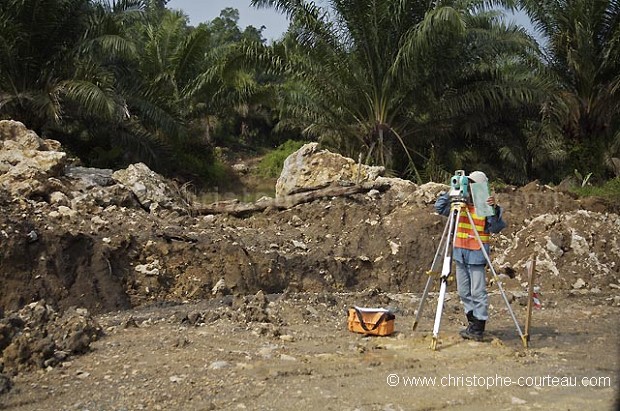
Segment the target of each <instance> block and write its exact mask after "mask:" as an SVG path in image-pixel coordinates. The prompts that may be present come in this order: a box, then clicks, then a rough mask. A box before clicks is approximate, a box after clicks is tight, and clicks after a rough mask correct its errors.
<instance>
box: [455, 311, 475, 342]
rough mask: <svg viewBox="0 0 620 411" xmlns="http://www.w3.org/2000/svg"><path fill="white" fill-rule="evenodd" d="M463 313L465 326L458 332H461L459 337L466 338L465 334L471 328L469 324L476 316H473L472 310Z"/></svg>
mask: <svg viewBox="0 0 620 411" xmlns="http://www.w3.org/2000/svg"><path fill="white" fill-rule="evenodd" d="M465 315H466V316H467V328H465V329H463V330H461V331H460V332H459V334H461V337H463V338H467V337H466V336H465V335H468V333H469V331H470V330H471V326H472V325H473V323H474V319H475V318H476V317H474V312H473V311H469V312H466V313H465Z"/></svg>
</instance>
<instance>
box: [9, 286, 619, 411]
mask: <svg viewBox="0 0 620 411" xmlns="http://www.w3.org/2000/svg"><path fill="white" fill-rule="evenodd" d="M457 299H458V297H457V296H456V293H451V294H450V295H449V299H448V301H447V303H446V312H445V313H444V317H443V322H442V327H441V330H440V337H441V344H440V348H439V350H438V351H435V352H433V351H431V350H430V349H429V341H430V338H429V335H430V330H431V329H432V322H433V319H432V315H433V311H434V305H435V302H436V296H434V295H433V296H432V298H431V299H430V301H429V302H430V304H429V305H428V307H429V308H428V309H427V310H426V311H425V315H424V316H423V319H422V321H421V323H420V325H419V330H418V331H416V332H412V331H411V326H412V322H413V317H414V316H413V312H414V310H415V309H416V308H417V306H418V302H419V295H418V294H385V293H380V292H376V291H374V290H369V291H367V292H365V293H318V294H315V293H298V294H284V295H283V294H278V295H269V296H268V298H267V299H265V297H264V296H263V295H262V293H260V294H259V295H258V296H254V297H237V298H232V297H225V298H218V299H211V300H205V301H202V302H199V303H187V304H172V303H169V304H161V303H159V304H153V305H150V306H143V307H140V308H137V309H134V310H130V311H119V312H114V313H107V314H102V315H99V316H97V317H96V319H97V321H98V322H99V323H100V324H101V325H102V326H103V328H104V330H105V336H104V337H103V338H101V339H100V340H99V341H97V342H95V343H93V344H92V351H91V352H90V353H88V354H86V355H82V356H76V357H75V358H72V359H71V360H70V361H68V362H64V363H62V364H61V365H60V366H58V367H54V368H52V367H50V368H49V369H47V370H46V369H40V370H38V371H34V372H29V373H22V374H19V375H18V376H17V377H15V378H14V380H13V384H14V386H13V389H12V390H11V391H10V392H9V393H8V394H5V395H4V396H1V397H0V406H1V407H3V409H10V410H16V411H17V410H24V411H25V410H41V409H50V410H52V409H53V410H140V409H143V410H173V409H174V410H220V409H221V410H239V409H250V410H290V409H295V408H307V409H324V410H438V409H458V410H474V409H476V410H477V409H498V410H500V409H501V410H536V409H544V410H575V409H588V410H612V409H617V406H618V401H617V396H618V334H617V329H618V325H619V324H618V318H619V317H618V310H619V308H618V307H617V306H612V305H611V304H610V300H613V299H612V298H610V295H609V293H601V294H599V295H596V296H594V297H592V296H590V295H588V296H584V295H580V294H576V293H568V292H552V293H548V294H546V295H545V300H544V308H543V309H542V310H536V311H535V312H534V317H533V324H534V325H533V330H532V339H531V347H530V348H529V349H523V348H522V345H521V341H520V339H519V337H518V334H517V331H516V329H515V328H514V325H513V323H512V321H511V320H510V317H509V315H508V313H507V311H506V308H505V305H504V304H503V302H502V301H501V300H500V297H499V295H498V294H497V292H496V291H495V292H494V293H493V295H492V297H491V305H492V309H491V313H490V314H491V321H489V327H488V335H487V337H486V340H485V341H484V342H481V343H477V342H467V341H464V340H462V339H461V338H460V337H459V336H458V334H457V332H458V330H459V329H460V328H461V327H462V326H463V319H462V315H461V314H460V312H459V311H460V309H459V305H458V302H457ZM352 304H360V305H366V306H376V305H381V306H390V307H392V308H394V309H395V310H396V312H397V318H396V330H397V332H396V333H395V334H394V335H393V336H391V337H363V336H360V335H357V334H352V333H349V332H347V331H346V324H345V309H346V308H347V307H348V306H350V305H352ZM513 308H514V309H515V312H516V314H517V316H518V317H519V318H520V319H521V320H522V319H523V317H524V315H525V314H524V307H523V306H520V305H519V304H517V303H514V304H513ZM255 320H258V321H255ZM424 377H426V378H428V380H426V383H427V385H429V386H421V385H423V384H424V381H422V380H419V381H417V380H416V382H417V384H418V386H415V385H413V381H414V380H413V379H414V378H424ZM450 377H452V380H450ZM584 377H586V379H584ZM431 378H435V386H433V385H432V380H431ZM459 378H460V379H459ZM508 378H509V379H510V381H508V380H507V379H508ZM519 378H521V380H519ZM545 378H546V379H545ZM553 378H557V379H558V381H556V382H555V383H554V380H553ZM562 379H564V380H562ZM388 381H389V382H390V383H391V384H392V385H393V386H390V385H389V384H388ZM562 381H563V383H564V385H565V386H561V384H562ZM442 384H443V385H446V386H442ZM584 384H590V385H588V386H586V385H584ZM412 385H413V386H412ZM447 385H452V386H447ZM566 385H569V386H566ZM573 385H574V386H573ZM592 385H594V386H592Z"/></svg>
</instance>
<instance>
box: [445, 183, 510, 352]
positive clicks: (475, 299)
mask: <svg viewBox="0 0 620 411" xmlns="http://www.w3.org/2000/svg"><path fill="white" fill-rule="evenodd" d="M467 179H468V181H469V183H472V182H473V183H487V182H488V179H487V176H486V175H485V174H484V173H483V172H482V171H474V172H472V173H471V174H470V175H469V176H467ZM468 192H469V193H471V190H468ZM487 204H489V205H490V206H492V207H493V209H494V214H493V215H492V216H489V217H481V216H478V215H477V214H476V213H475V207H474V205H473V202H472V199H471V196H470V197H469V198H468V199H467V208H468V209H469V212H470V213H471V216H472V218H473V221H474V224H475V227H472V226H471V224H470V222H469V219H468V217H467V212H466V210H465V209H462V210H461V211H460V214H459V217H458V224H457V226H456V238H455V242H454V247H453V255H452V258H453V260H454V262H455V264H456V286H457V289H458V293H459V297H460V298H461V301H462V302H463V308H464V309H465V315H466V316H467V323H468V325H467V328H466V329H464V330H462V331H461V332H460V334H461V336H462V337H463V338H465V339H472V340H476V341H481V340H482V335H483V333H484V328H485V325H486V321H487V319H488V318H489V298H488V294H487V290H486V280H485V267H486V264H487V261H486V259H485V257H484V254H483V252H482V250H481V248H480V243H479V242H478V240H477V239H476V235H475V233H474V231H473V230H477V231H478V235H479V236H480V240H481V241H482V244H483V246H484V248H485V249H486V252H487V255H489V233H499V232H500V231H501V230H502V229H503V228H504V227H506V223H505V222H504V220H503V219H502V214H503V210H502V208H501V207H500V206H499V205H497V204H496V202H495V197H493V196H490V197H489V198H488V199H487ZM435 209H436V210H437V212H438V213H439V214H441V215H445V216H448V215H449V213H450V196H449V195H448V193H446V194H442V195H441V196H440V197H439V198H438V199H437V201H436V202H435Z"/></svg>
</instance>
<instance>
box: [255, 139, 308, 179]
mask: <svg viewBox="0 0 620 411" xmlns="http://www.w3.org/2000/svg"><path fill="white" fill-rule="evenodd" d="M306 143H307V142H305V141H293V140H288V141H286V142H284V143H282V144H280V145H279V146H278V147H277V148H276V149H275V150H272V151H270V152H269V153H267V154H266V155H265V156H264V157H263V159H262V160H261V162H260V163H259V164H258V171H259V173H260V174H261V175H262V176H264V177H278V176H279V175H280V173H281V172H282V166H284V160H286V158H287V157H288V156H290V155H291V154H292V153H294V152H295V151H297V150H299V149H300V148H301V146H303V145H304V144H306Z"/></svg>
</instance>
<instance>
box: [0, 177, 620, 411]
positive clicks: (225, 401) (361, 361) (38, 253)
mask: <svg viewBox="0 0 620 411" xmlns="http://www.w3.org/2000/svg"><path fill="white" fill-rule="evenodd" d="M42 184H43V187H44V188H45V187H52V188H51V189H46V191H41V192H40V193H41V194H36V192H35V191H33V192H34V193H35V194H34V195H30V196H28V197H20V196H15V195H9V194H7V193H6V192H4V191H2V190H0V208H1V210H2V212H1V213H0V279H1V286H0V352H1V353H2V356H1V357H0V358H1V362H0V409H7V410H43V409H45V410H47V409H49V410H138V409H143V410H153V409H155V410H157V409H159V410H172V409H175V410H176V409H179V410H220V409H223V410H238V409H249V410H289V409H293V408H298V407H305V408H308V409H326V410H328V409H331V410H360V411H361V410H436V409H447V408H450V409H462V410H474V409H481V408H482V409H502V410H503V409H505V410H513V409H515V410H530V409H532V410H534V409H545V410H574V409H580V408H581V409H588V410H590V409H592V410H611V409H617V407H618V405H619V404H618V393H619V390H618V388H619V383H620V380H619V379H618V371H619V370H620V367H619V364H618V358H619V355H618V354H619V353H620V339H619V337H618V331H617V330H618V326H619V325H620V324H619V318H620V317H619V316H618V312H619V310H620V216H619V215H618V211H619V209H618V205H617V204H613V203H607V202H605V201H603V200H600V199H586V200H578V199H576V198H574V197H573V196H571V195H569V194H566V193H563V192H559V191H556V190H553V189H551V188H550V187H546V186H541V185H539V184H537V183H536V182H533V183H531V184H529V185H528V186H525V187H521V188H515V187H505V188H502V189H497V191H496V197H497V198H498V201H499V202H500V204H501V205H502V206H503V207H504V208H505V219H506V221H507V222H508V227H507V228H506V229H505V230H504V231H503V232H502V233H501V234H500V235H496V236H494V237H493V239H492V245H493V248H494V251H493V259H494V260H493V262H494V267H496V268H497V270H498V273H499V274H500V277H501V281H502V283H503V284H504V287H505V288H506V290H507V295H508V298H509V300H510V301H511V306H512V307H513V309H514V310H515V313H516V315H517V317H518V319H519V322H520V324H521V326H523V323H524V319H525V303H526V300H527V297H526V296H525V294H524V292H525V289H526V286H527V278H526V277H525V264H526V263H527V261H529V259H530V258H531V257H532V256H536V259H537V275H538V280H537V281H536V285H537V286H538V287H540V290H541V299H542V309H540V310H535V311H534V316H533V329H532V332H531V335H532V338H531V347H530V348H529V349H524V348H523V347H522V344H521V340H520V338H519V335H518V333H517V331H516V329H515V325H514V324H513V322H512V320H511V318H510V316H509V314H508V311H507V309H506V307H505V304H504V302H503V300H501V299H500V295H499V294H498V291H497V287H496V286H495V284H489V289H490V290H491V291H492V296H491V309H490V314H491V320H490V321H489V323H488V333H487V337H486V340H485V341H484V342H480V343H477V342H468V341H464V340H462V339H461V338H460V337H459V336H458V331H459V330H460V329H461V328H462V327H463V326H464V316H463V314H462V309H461V308H460V304H459V301H458V296H457V295H456V293H455V290H454V285H452V286H451V287H450V293H449V295H448V300H447V302H446V309H445V311H444V315H443V317H442V326H441V334H440V345H439V350H438V351H431V350H430V349H429V345H430V331H431V330H432V326H433V317H434V310H435V308H436V304H437V301H436V298H437V294H436V292H437V289H434V290H433V292H432V293H431V296H430V299H429V301H428V304H427V305H426V308H425V311H424V315H423V318H422V321H421V323H420V325H419V329H418V330H416V332H413V331H412V324H413V321H414V317H415V310H416V309H417V307H418V304H419V299H420V296H421V293H422V290H423V285H424V283H425V282H426V279H427V276H426V274H425V273H426V271H427V270H428V269H429V268H430V264H431V262H432V259H433V255H434V253H435V251H436V249H437V246H438V243H439V239H440V237H441V233H442V230H443V227H444V224H445V219H444V218H442V217H440V216H438V215H436V214H435V213H434V212H433V208H432V203H433V202H434V199H435V198H436V195H437V190H438V188H437V187H436V186H432V185H431V186H428V187H424V186H422V187H419V188H418V189H417V190H416V191H415V192H414V193H411V194H410V195H408V196H406V198H404V197H403V196H400V195H399V193H397V192H395V190H388V191H386V192H383V193H379V192H376V193H368V194H366V193H362V194H356V195H352V196H348V197H334V198H321V199H317V200H315V201H313V202H310V203H306V204H301V205H297V206H295V207H292V208H289V209H286V210H277V209H267V210H265V211H263V212H258V213H249V214H246V215H237V216H233V215H224V214H217V215H201V216H198V215H195V214H194V213H193V210H192V209H191V208H188V209H186V210H179V209H177V210H170V209H166V208H155V209H151V210H150V211H147V210H145V208H144V207H141V206H140V205H137V203H136V200H135V198H133V197H132V196H131V195H129V194H128V191H127V190H126V189H122V188H119V186H118V185H117V184H116V185H110V186H102V187H94V188H90V189H88V190H90V191H88V190H87V191H79V190H78V189H76V188H75V187H76V186H75V184H76V183H75V182H74V181H71V180H70V179H68V178H67V177H66V176H58V177H52V178H47V180H45V181H44V182H43V183H42ZM54 190H57V191H56V192H55V193H52V191H54ZM80 190H82V189H80ZM91 192H96V196H94V195H93V196H91V194H92V193H91ZM76 193H77V194H76ZM63 194H64V197H63ZM69 200H71V202H69ZM63 204H65V205H63ZM352 305H359V306H371V307H389V308H391V309H393V310H394V311H395V313H396V333H395V334H394V335H392V336H390V337H383V338H377V337H364V336H361V335H357V334H353V333H350V332H348V331H347V330H346V309H347V308H348V307H350V306H352ZM420 378H422V379H423V378H426V380H420ZM433 378H434V380H433ZM423 385H426V386H423Z"/></svg>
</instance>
